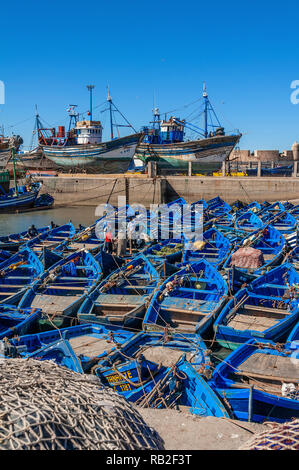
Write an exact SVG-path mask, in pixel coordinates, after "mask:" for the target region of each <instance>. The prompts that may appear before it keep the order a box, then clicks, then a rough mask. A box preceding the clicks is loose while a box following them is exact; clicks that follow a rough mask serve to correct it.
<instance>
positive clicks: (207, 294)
mask: <svg viewBox="0 0 299 470" xmlns="http://www.w3.org/2000/svg"><path fill="white" fill-rule="evenodd" d="M227 294H228V287H227V284H226V282H225V281H224V279H223V278H222V276H221V275H220V274H219V273H218V271H217V270H216V268H214V267H213V266H212V265H211V264H210V263H208V261H206V260H205V259H202V260H199V261H197V262H196V263H192V264H189V265H186V266H184V267H183V268H182V269H181V270H180V271H178V272H177V273H176V274H173V275H172V276H170V277H169V278H168V279H167V280H166V281H165V282H164V283H163V284H162V286H161V287H160V288H159V290H158V291H157V292H156V293H155V295H154V296H153V299H152V301H151V303H150V305H149V308H148V310H147V312H146V315H145V318H144V322H143V328H144V329H145V330H146V331H155V330H161V329H165V328H166V327H167V328H168V327H169V328H171V329H172V328H173V329H175V331H182V332H188V333H195V332H197V333H200V334H202V333H204V332H205V331H206V330H207V329H208V328H209V327H210V326H211V324H212V323H213V321H214V320H215V318H216V316H217V314H218V312H219V311H220V309H221V308H222V306H223V304H224V302H225V301H226V299H227Z"/></svg>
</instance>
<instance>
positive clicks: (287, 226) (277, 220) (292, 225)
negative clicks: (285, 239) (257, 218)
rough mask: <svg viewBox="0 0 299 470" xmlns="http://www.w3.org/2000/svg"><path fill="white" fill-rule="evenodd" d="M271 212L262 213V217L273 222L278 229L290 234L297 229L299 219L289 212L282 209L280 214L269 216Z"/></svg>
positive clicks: (269, 222) (273, 225)
mask: <svg viewBox="0 0 299 470" xmlns="http://www.w3.org/2000/svg"><path fill="white" fill-rule="evenodd" d="M270 214H271V213H266V214H265V215H264V214H261V218H262V219H263V220H264V221H265V222H267V224H271V225H272V227H274V228H275V229H276V230H278V231H279V232H280V233H282V234H284V235H285V234H290V233H292V232H294V231H295V230H296V229H297V225H298V220H297V219H296V218H295V217H294V216H293V215H292V214H290V213H289V212H287V211H281V212H278V214H275V215H273V216H270V217H268V215H270Z"/></svg>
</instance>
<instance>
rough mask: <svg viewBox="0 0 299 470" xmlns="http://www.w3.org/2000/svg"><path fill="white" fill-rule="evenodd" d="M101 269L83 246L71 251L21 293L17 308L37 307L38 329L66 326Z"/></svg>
mask: <svg viewBox="0 0 299 470" xmlns="http://www.w3.org/2000/svg"><path fill="white" fill-rule="evenodd" d="M101 275H102V271H101V268H100V265H99V264H98V262H97V261H96V260H95V259H94V257H93V256H92V255H91V254H90V253H89V252H88V251H86V250H80V251H78V252H76V253H72V254H71V255H70V256H68V257H67V258H65V259H62V260H61V261H59V262H58V263H56V264H55V265H53V266H52V267H51V269H50V270H48V271H46V272H45V273H44V274H43V275H42V276H41V277H40V278H39V279H38V280H37V281H36V282H35V283H34V284H33V285H32V286H31V288H30V289H29V290H28V291H27V292H26V293H25V295H24V296H23V297H22V299H21V301H20V303H19V307H20V308H29V307H32V308H40V309H41V310H42V314H43V315H42V318H41V319H40V320H39V327H40V329H41V330H43V329H49V328H53V326H54V327H62V326H67V325H68V324H69V323H70V322H71V321H72V317H73V316H74V315H75V314H76V313H77V311H78V308H79V307H80V305H81V303H82V302H83V301H84V299H85V298H86V296H87V295H88V294H89V293H90V292H91V291H92V289H93V287H94V286H95V285H96V284H97V283H98V282H99V280H100V278H101Z"/></svg>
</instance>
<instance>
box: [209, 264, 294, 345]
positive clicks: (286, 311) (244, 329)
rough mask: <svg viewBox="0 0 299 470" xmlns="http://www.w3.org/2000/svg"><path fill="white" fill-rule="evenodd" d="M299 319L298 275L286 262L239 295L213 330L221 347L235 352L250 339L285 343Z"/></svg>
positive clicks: (220, 316)
mask: <svg viewBox="0 0 299 470" xmlns="http://www.w3.org/2000/svg"><path fill="white" fill-rule="evenodd" d="M296 286H297V288H296ZM298 317H299V274H298V273H297V272H296V271H295V269H294V268H293V267H292V266H291V265H290V264H287V263H285V264H283V265H281V266H278V267H276V268H274V269H272V270H271V271H269V272H267V273H266V274H264V275H262V276H259V277H258V278H257V279H255V280H254V281H252V282H251V283H250V284H249V285H248V287H246V288H244V289H241V290H240V291H239V292H237V293H236V294H235V296H234V298H233V299H231V300H230V301H229V302H228V303H227V304H226V305H225V306H224V308H223V310H222V311H221V313H220V314H219V316H218V318H217V320H216V321H215V323H214V326H213V327H214V330H215V334H216V340H217V342H218V343H219V344H220V345H221V346H223V347H225V348H229V349H236V348H237V347H238V346H239V345H240V344H242V343H245V342H246V341H248V339H251V338H257V339H259V338H264V339H269V340H272V341H275V342H278V341H280V342H281V341H283V340H284V339H285V337H286V334H287V333H288V331H289V330H290V328H292V326H293V325H294V324H295V323H296V322H297V321H298Z"/></svg>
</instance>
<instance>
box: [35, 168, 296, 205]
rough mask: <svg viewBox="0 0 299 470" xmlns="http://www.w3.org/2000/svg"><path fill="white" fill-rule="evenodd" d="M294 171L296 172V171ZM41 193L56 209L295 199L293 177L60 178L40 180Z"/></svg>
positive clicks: (116, 176)
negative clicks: (121, 201) (120, 199)
mask: <svg viewBox="0 0 299 470" xmlns="http://www.w3.org/2000/svg"><path fill="white" fill-rule="evenodd" d="M296 170H297V168H296ZM43 182H44V185H43V191H42V192H44V193H50V194H51V195H52V196H53V197H54V198H55V205H56V206H64V205H69V206H97V205H99V204H103V203H107V202H108V203H110V204H117V202H118V196H126V197H127V201H128V202H129V203H130V204H132V203H141V204H143V205H145V206H147V207H148V206H149V205H150V204H159V203H165V202H169V201H171V200H174V199H176V198H177V197H179V196H181V197H183V198H185V199H186V200H187V202H193V201H196V200H199V199H202V198H204V199H205V200H208V199H211V198H213V197H216V196H220V197H221V198H223V199H224V200H225V201H227V202H228V203H231V202H233V201H235V200H237V199H238V200H241V201H244V202H247V203H248V202H251V201H254V200H256V201H259V202H262V201H265V200H267V201H275V200H293V199H299V178H296V177H294V176H293V177H281V178H277V177H276V178H272V177H225V176H222V177H208V176H205V177H202V176H192V177H190V176H159V177H149V175H64V174H61V175H59V176H58V177H46V178H43Z"/></svg>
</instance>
